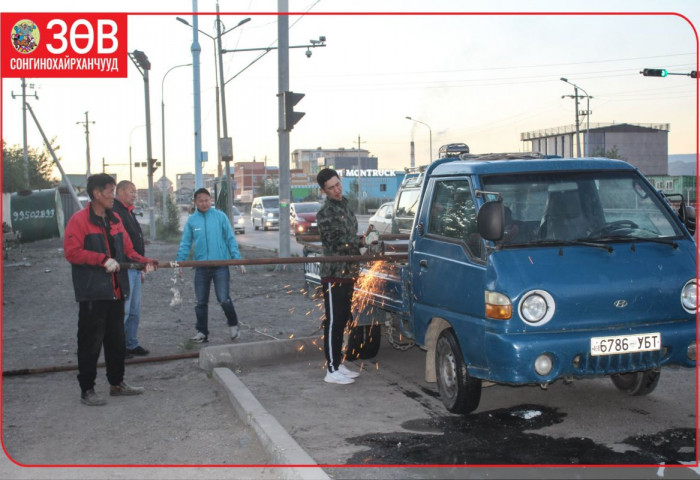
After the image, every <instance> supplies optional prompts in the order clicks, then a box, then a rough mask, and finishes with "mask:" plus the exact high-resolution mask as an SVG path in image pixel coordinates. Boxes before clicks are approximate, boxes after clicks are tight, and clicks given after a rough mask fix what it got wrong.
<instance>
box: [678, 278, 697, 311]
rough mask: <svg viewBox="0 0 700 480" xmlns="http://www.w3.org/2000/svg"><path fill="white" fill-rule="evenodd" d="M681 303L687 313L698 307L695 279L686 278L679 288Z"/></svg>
mask: <svg viewBox="0 0 700 480" xmlns="http://www.w3.org/2000/svg"><path fill="white" fill-rule="evenodd" d="M681 305H683V309H684V310H685V311H686V312H688V313H695V312H696V311H697V309H698V284H697V282H696V281H695V279H694V278H693V279H691V280H688V281H687V282H686V284H685V285H683V290H681Z"/></svg>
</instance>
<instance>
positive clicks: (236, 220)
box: [231, 205, 245, 235]
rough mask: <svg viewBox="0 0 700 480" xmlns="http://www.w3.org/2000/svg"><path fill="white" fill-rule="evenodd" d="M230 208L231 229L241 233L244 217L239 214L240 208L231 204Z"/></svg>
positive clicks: (242, 232) (243, 230) (243, 231)
mask: <svg viewBox="0 0 700 480" xmlns="http://www.w3.org/2000/svg"><path fill="white" fill-rule="evenodd" d="M231 209H232V213H233V231H234V232H235V233H236V235H238V234H241V235H243V234H244V233H245V219H244V218H243V215H241V212H240V210H238V207H236V206H235V205H233V206H232V207H231Z"/></svg>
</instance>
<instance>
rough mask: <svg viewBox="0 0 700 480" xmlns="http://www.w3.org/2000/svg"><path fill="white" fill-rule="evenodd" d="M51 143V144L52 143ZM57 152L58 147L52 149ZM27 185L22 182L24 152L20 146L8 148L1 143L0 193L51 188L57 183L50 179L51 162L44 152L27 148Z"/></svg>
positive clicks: (4, 143) (3, 142)
mask: <svg viewBox="0 0 700 480" xmlns="http://www.w3.org/2000/svg"><path fill="white" fill-rule="evenodd" d="M52 143H53V142H52ZM52 148H53V149H54V150H58V147H54V146H53V145H52ZM27 160H28V163H29V185H26V184H25V181H24V151H23V148H22V146H21V145H13V146H8V145H7V142H5V140H3V141H2V191H3V192H17V191H19V190H26V189H27V188H28V189H30V190H40V189H42V188H51V187H54V186H56V184H57V183H58V180H57V179H54V178H51V170H52V168H53V162H52V160H51V158H50V157H49V155H47V153H46V152H45V151H41V150H39V149H33V148H28V149H27Z"/></svg>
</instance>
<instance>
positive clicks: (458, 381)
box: [435, 328, 481, 414]
mask: <svg viewBox="0 0 700 480" xmlns="http://www.w3.org/2000/svg"><path fill="white" fill-rule="evenodd" d="M435 370H436V372H435V373H436V374H437V384H438V391H439V392H440V398H441V399H442V403H443V404H444V405H445V407H446V408H447V410H449V411H450V412H452V413H461V414H467V413H470V412H473V411H474V410H476V408H477V407H478V406H479V401H480V400H481V379H479V378H473V377H471V376H470V375H469V372H468V371H467V365H466V364H465V363H464V357H463V356H462V351H461V350H460V348H459V343H458V342H457V337H456V336H455V332H454V330H452V329H451V328H447V329H445V330H443V331H442V332H441V333H440V336H439V337H438V341H437V346H436V348H435Z"/></svg>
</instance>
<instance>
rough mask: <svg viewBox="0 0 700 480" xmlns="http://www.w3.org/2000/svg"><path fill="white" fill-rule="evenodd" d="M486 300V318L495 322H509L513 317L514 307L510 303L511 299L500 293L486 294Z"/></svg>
mask: <svg viewBox="0 0 700 480" xmlns="http://www.w3.org/2000/svg"><path fill="white" fill-rule="evenodd" d="M484 297H485V298H484V299H485V300H486V308H485V310H486V311H485V312H484V313H485V314H486V318H491V319H494V320H508V319H509V318H510V317H512V316H513V306H512V305H511V303H510V298H508V297H507V296H506V295H503V294H502V293H499V292H490V291H488V290H486V291H485V292H484Z"/></svg>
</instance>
